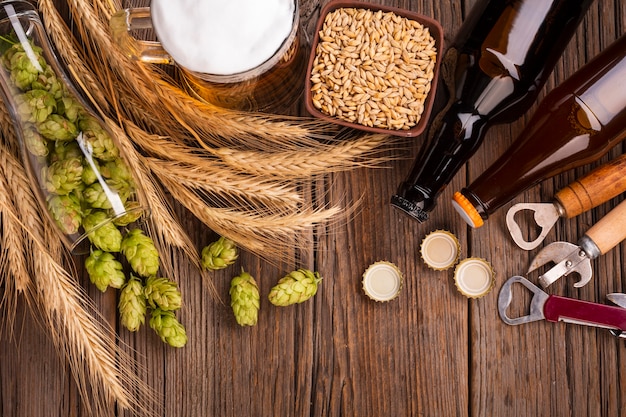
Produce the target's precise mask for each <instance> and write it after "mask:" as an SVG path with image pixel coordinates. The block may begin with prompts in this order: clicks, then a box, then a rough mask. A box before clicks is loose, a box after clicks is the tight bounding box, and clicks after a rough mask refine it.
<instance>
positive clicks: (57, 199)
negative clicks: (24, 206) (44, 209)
mask: <svg viewBox="0 0 626 417" xmlns="http://www.w3.org/2000/svg"><path fill="white" fill-rule="evenodd" d="M48 210H49V211H50V214H52V217H53V218H54V220H55V222H56V223H57V225H58V226H59V228H60V229H61V231H62V232H63V233H65V234H68V235H73V234H75V233H78V229H79V228H80V225H81V223H82V220H83V214H82V210H81V206H80V200H79V199H78V197H76V195H75V194H74V193H71V194H67V195H57V194H52V195H50V197H48Z"/></svg>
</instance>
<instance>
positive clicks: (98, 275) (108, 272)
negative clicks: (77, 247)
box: [85, 249, 126, 292]
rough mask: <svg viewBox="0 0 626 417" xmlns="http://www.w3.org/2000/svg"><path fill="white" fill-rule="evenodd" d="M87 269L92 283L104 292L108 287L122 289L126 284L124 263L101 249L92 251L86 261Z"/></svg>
mask: <svg viewBox="0 0 626 417" xmlns="http://www.w3.org/2000/svg"><path fill="white" fill-rule="evenodd" d="M85 269H86V270H87V273H88V274H89V279H90V280H91V282H92V283H93V284H95V286H96V288H98V289H99V290H100V291H102V292H104V291H106V289H107V288H108V287H112V288H122V286H123V285H124V283H125V282H126V277H125V276H124V271H123V266H122V263H121V262H119V261H118V260H116V259H115V257H114V256H113V254H112V253H109V252H103V251H101V250H99V249H96V250H93V251H91V254H90V255H89V256H88V257H87V259H85Z"/></svg>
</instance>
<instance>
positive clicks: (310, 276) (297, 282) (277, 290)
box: [268, 269, 322, 306]
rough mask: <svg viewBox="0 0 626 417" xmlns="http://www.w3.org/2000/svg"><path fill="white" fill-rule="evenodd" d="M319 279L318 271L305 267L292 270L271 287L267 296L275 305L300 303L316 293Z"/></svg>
mask: <svg viewBox="0 0 626 417" xmlns="http://www.w3.org/2000/svg"><path fill="white" fill-rule="evenodd" d="M321 280H322V279H321V278H320V276H319V273H318V272H312V271H309V270H307V269H298V270H297V271H292V272H290V273H288V274H287V275H285V276H284V277H283V278H281V279H280V280H279V281H278V283H277V284H276V285H275V286H274V287H272V289H271V290H270V293H269V295H268V298H269V300H270V302H271V303H272V304H274V305H276V306H288V305H291V304H296V303H302V302H304V301H306V300H308V299H309V298H311V297H313V296H314V295H315V294H316V293H317V284H318V283H319V282H320V281H321Z"/></svg>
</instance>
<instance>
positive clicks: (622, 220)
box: [528, 200, 626, 288]
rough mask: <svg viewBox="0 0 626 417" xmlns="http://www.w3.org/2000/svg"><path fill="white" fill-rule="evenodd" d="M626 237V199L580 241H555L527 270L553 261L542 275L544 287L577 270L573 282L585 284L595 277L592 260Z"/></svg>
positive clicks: (543, 250) (541, 282) (535, 258)
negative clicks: (551, 265) (578, 277)
mask: <svg viewBox="0 0 626 417" xmlns="http://www.w3.org/2000/svg"><path fill="white" fill-rule="evenodd" d="M624 238H626V200H624V201H622V202H621V203H620V204H618V205H617V206H616V207H615V208H613V210H611V211H610V212H609V213H608V214H607V215H605V216H604V217H603V218H602V219H601V220H600V221H598V222H597V223H596V224H595V225H593V226H592V227H591V228H590V229H589V230H588V231H587V233H585V235H584V236H583V237H581V238H580V239H579V240H578V243H577V244H576V245H575V244H572V243H568V242H554V243H551V244H549V245H547V246H546V247H544V248H543V249H541V251H539V253H537V255H536V256H535V257H534V259H533V261H532V262H531V264H530V267H529V268H528V273H530V272H532V271H534V270H536V269H538V268H539V267H541V266H543V265H547V264H548V263H550V262H552V263H554V264H555V265H554V266H553V267H552V268H551V269H550V270H548V271H547V272H545V273H544V274H542V275H541V276H540V277H539V283H540V284H541V286H542V287H544V288H545V287H547V286H549V285H550V284H552V283H553V282H555V281H556V280H557V279H559V278H560V277H563V276H566V275H569V274H570V273H572V272H577V273H578V274H579V275H580V280H579V281H578V282H577V283H575V284H574V286H575V287H582V286H584V285H585V284H587V283H588V282H589V281H590V280H591V277H592V274H593V273H592V268H591V260H592V259H595V258H597V257H598V256H600V255H604V254H605V253H607V252H608V251H610V250H611V249H613V248H614V247H615V246H617V245H618V244H619V243H620V242H621V241H622V240H624Z"/></svg>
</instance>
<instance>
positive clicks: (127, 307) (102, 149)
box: [0, 36, 187, 347]
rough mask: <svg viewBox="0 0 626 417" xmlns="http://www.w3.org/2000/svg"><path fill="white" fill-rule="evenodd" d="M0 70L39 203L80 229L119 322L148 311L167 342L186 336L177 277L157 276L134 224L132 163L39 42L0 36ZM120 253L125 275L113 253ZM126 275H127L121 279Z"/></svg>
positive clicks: (141, 319)
mask: <svg viewBox="0 0 626 417" xmlns="http://www.w3.org/2000/svg"><path fill="white" fill-rule="evenodd" d="M0 70H5V71H6V72H7V73H8V75H9V79H10V80H11V83H12V85H11V87H12V90H13V92H14V93H13V95H12V97H11V98H12V99H13V100H12V102H13V103H12V104H13V105H14V107H15V111H16V113H17V118H18V119H19V122H20V124H21V126H20V127H21V129H20V131H21V132H23V134H22V140H23V141H24V145H25V147H26V149H27V150H28V152H29V153H30V154H31V155H28V158H27V160H28V161H30V163H32V164H33V165H34V167H33V171H34V172H35V173H36V174H37V175H38V178H39V181H40V182H41V183H40V184H39V185H40V186H41V188H42V189H43V190H45V192H46V193H47V195H46V203H47V204H46V207H47V210H48V211H49V213H50V215H51V217H52V219H54V221H55V222H56V223H57V225H58V226H59V229H60V230H61V232H63V233H65V234H67V235H77V236H85V235H86V237H87V238H88V240H89V242H90V243H91V252H90V254H89V256H88V257H87V258H86V259H85V269H86V270H87V273H88V274H89V278H90V280H91V282H92V283H93V284H94V285H95V286H96V288H98V289H99V290H100V291H106V290H107V288H109V287H111V288H116V289H119V290H120V292H119V303H118V310H119V313H120V320H121V323H122V325H123V326H125V327H126V328H127V329H129V330H130V331H137V330H138V329H139V328H140V327H141V326H142V325H143V324H144V323H145V318H146V315H147V314H148V312H149V310H151V313H150V314H151V319H150V326H151V327H152V328H153V329H154V330H155V331H156V332H157V334H158V335H159V337H160V338H161V339H162V340H163V341H165V342H167V343H169V344H170V345H172V346H176V347H181V346H184V345H185V343H186V342H187V335H186V333H185V328H184V327H183V326H182V324H180V323H179V322H178V321H177V319H176V316H175V314H174V311H175V310H178V309H180V308H181V306H182V299H181V294H180V292H179V291H178V287H177V285H176V283H174V282H172V281H170V280H168V279H166V278H162V277H157V276H156V275H157V272H158V270H159V255H158V251H157V250H156V248H155V246H154V242H153V241H152V239H150V238H149V237H148V236H146V235H145V234H144V233H143V232H142V231H141V230H140V229H138V228H131V229H130V230H129V229H128V228H129V227H130V226H131V224H132V223H133V222H135V221H137V220H138V219H139V217H140V216H141V214H142V210H141V207H140V206H139V203H138V201H137V190H136V187H135V183H134V181H133V178H132V175H131V170H130V169H129V167H128V166H127V165H126V163H125V162H124V160H123V159H122V158H121V155H120V151H119V149H118V147H117V145H116V143H115V141H114V140H113V138H112V136H111V135H110V133H109V131H108V130H107V129H106V128H105V127H104V124H103V123H102V122H101V121H100V120H99V119H98V118H96V117H95V116H94V115H93V113H92V112H91V111H90V110H89V109H87V108H86V107H85V106H83V104H81V101H80V100H79V99H78V97H76V96H74V93H73V92H71V89H68V88H67V87H66V85H65V81H64V80H63V78H62V77H59V76H57V74H56V73H55V70H54V68H53V67H51V66H50V65H48V62H47V61H46V58H45V56H44V54H43V50H42V48H40V47H39V46H37V45H35V44H34V43H32V41H30V40H18V39H17V37H16V36H9V37H2V38H0ZM118 256H124V257H125V258H126V260H127V261H128V265H129V267H130V269H131V270H132V271H129V274H127V273H126V272H125V271H124V265H123V264H122V263H121V262H120V260H118V259H117V257H118ZM127 275H129V277H128V279H127Z"/></svg>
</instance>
